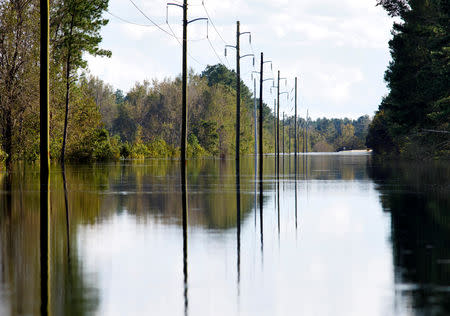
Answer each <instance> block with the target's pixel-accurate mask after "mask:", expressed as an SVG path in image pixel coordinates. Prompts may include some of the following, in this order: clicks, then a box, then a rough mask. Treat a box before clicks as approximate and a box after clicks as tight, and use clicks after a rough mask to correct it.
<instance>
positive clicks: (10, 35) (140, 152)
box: [0, 0, 369, 166]
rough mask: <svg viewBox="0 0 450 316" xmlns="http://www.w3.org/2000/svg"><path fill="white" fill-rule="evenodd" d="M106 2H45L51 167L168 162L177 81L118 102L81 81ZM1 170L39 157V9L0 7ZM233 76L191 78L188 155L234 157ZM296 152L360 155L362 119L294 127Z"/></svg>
mask: <svg viewBox="0 0 450 316" xmlns="http://www.w3.org/2000/svg"><path fill="white" fill-rule="evenodd" d="M107 8H108V0H93V1H76V0H70V1H62V0H53V1H51V12H50V45H51V47H50V52H51V55H50V59H51V65H50V80H51V82H50V92H51V99H50V154H51V159H52V160H61V161H63V160H71V161H100V160H111V159H119V158H120V157H123V158H149V157H176V156H177V155H178V152H179V143H180V126H181V114H180V108H181V80H180V78H179V77H177V78H174V79H164V80H162V81H161V80H153V81H144V82H138V83H136V84H135V85H134V87H133V88H132V89H130V91H128V92H126V93H124V92H122V91H120V90H117V89H114V88H113V87H112V86H111V85H109V84H107V83H105V82H103V81H102V80H100V79H99V78H96V77H93V76H91V75H89V70H88V69H87V63H86V61H85V59H84V58H83V57H84V56H85V55H86V54H91V55H94V56H95V55H99V56H105V57H109V56H111V54H112V52H110V51H108V50H105V49H103V48H101V47H100V44H101V41H102V38H101V35H100V31H101V28H102V26H104V25H106V24H107V23H108V20H106V19H104V18H103V13H104V12H105V10H107ZM0 21H1V23H0V129H1V134H0V142H1V150H0V161H4V162H5V163H6V165H7V166H10V165H11V163H12V162H13V161H17V160H25V161H36V160H37V159H38V158H39V1H37V0H10V1H1V2H0ZM236 84H237V83H236V74H235V72H234V71H233V70H230V69H228V68H226V67H225V66H224V65H221V64H218V65H213V66H207V67H206V69H205V70H204V71H203V72H202V73H201V74H195V73H194V72H192V71H191V72H190V74H189V87H188V94H189V104H188V108H189V118H188V124H189V135H188V155H189V156H191V157H194V156H197V157H198V156H221V157H226V156H230V155H232V154H233V153H234V151H235V147H234V139H235V114H236V112H235V111H236V106H235V99H236ZM240 85H241V97H242V104H243V106H242V109H241V121H242V124H241V148H240V150H241V153H242V154H248V153H252V152H253V151H254V135H253V129H254V125H253V124H254V122H253V104H254V99H253V97H252V92H251V91H250V89H249V88H248V87H247V86H246V85H245V84H244V83H243V82H242V81H241V82H240ZM274 119H275V118H274V114H273V113H272V112H271V109H270V108H269V107H268V106H267V105H264V142H265V143H264V151H265V152H273V151H274V145H275V142H274V134H275V133H274V122H275V121H274ZM297 124H298V127H299V133H298V135H297V136H298V141H299V150H303V151H336V150H340V149H356V148H365V146H364V140H365V135H366V133H367V128H368V125H369V117H368V116H363V117H361V118H359V119H358V120H350V119H331V120H329V119H325V118H324V119H318V120H316V121H311V120H310V119H308V120H307V121H305V120H304V119H299V120H298V122H297ZM280 126H282V130H281V137H280V141H283V142H284V143H283V144H284V146H283V145H282V146H281V149H282V150H283V149H284V151H288V150H290V151H293V150H294V133H293V126H294V119H293V117H288V118H286V119H285V120H284V121H283V122H281V124H280Z"/></svg>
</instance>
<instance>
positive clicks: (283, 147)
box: [281, 112, 286, 173]
mask: <svg viewBox="0 0 450 316" xmlns="http://www.w3.org/2000/svg"><path fill="white" fill-rule="evenodd" d="M284 124H285V120H284V112H283V126H282V130H281V131H282V133H283V147H282V149H283V173H284V160H285V159H284V158H285V157H284V154H285V153H286V151H285V149H284V145H285V144H286V142H285V141H284V134H285V132H284Z"/></svg>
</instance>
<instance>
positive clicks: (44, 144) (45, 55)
mask: <svg viewBox="0 0 450 316" xmlns="http://www.w3.org/2000/svg"><path fill="white" fill-rule="evenodd" d="M49 8H50V5H49V0H41V1H40V20H41V21H40V22H41V43H40V44H41V47H40V81H39V88H40V96H39V103H40V164H41V165H40V182H41V191H40V231H41V232H40V262H41V308H40V310H41V315H48V313H49V301H50V283H49V267H50V265H49V237H50V236H49V227H50V225H49V214H48V213H49V198H50V196H49V180H50V177H49V174H50V151H49V132H48V131H49V118H48V114H49V32H50V31H49V25H50V22H49V15H50V10H49Z"/></svg>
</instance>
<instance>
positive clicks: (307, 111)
mask: <svg viewBox="0 0 450 316" xmlns="http://www.w3.org/2000/svg"><path fill="white" fill-rule="evenodd" d="M308 129H309V110H306V141H305V146H306V152H307V153H308Z"/></svg>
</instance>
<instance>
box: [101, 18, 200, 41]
mask: <svg viewBox="0 0 450 316" xmlns="http://www.w3.org/2000/svg"><path fill="white" fill-rule="evenodd" d="M106 12H107V13H108V14H110V15H111V16H113V17H114V18H116V19H118V20H120V21H122V22H124V23H127V24H131V25H136V26H142V27H155V25H154V24H141V23H136V22H133V21H130V20H127V19H125V18H122V17H120V16H118V15H117V14H114V13H112V12H110V11H106ZM161 25H163V24H159V26H161ZM169 35H170V36H172V37H174V38H177V39H179V40H181V38H180V37H177V36H176V35H175V33H173V35H172V34H169ZM204 40H206V37H202V38H195V39H190V40H188V42H200V41H204Z"/></svg>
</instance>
